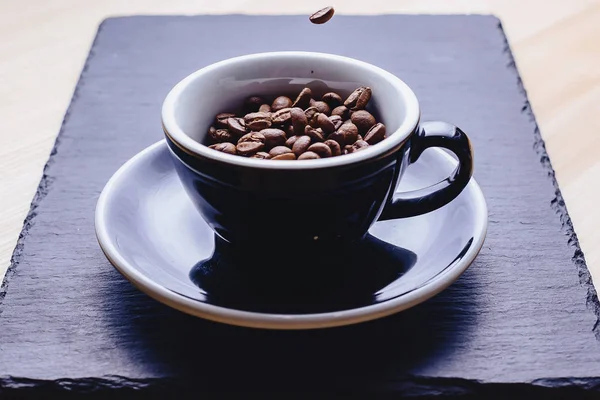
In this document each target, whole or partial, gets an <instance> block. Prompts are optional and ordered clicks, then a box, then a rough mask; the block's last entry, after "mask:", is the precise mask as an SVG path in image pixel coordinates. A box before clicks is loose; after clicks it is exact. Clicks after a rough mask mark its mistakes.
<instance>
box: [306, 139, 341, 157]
mask: <svg viewBox="0 0 600 400" xmlns="http://www.w3.org/2000/svg"><path fill="white" fill-rule="evenodd" d="M334 143H335V142H334ZM336 144H337V143H336ZM306 151H307V152H309V151H312V152H313V153H317V154H318V155H319V157H321V158H327V157H331V149H330V148H329V146H328V145H326V144H325V143H313V144H311V145H310V146H309V148H308V149H307V150H306ZM304 154H306V153H304Z"/></svg>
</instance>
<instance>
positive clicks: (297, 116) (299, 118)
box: [290, 107, 308, 132]
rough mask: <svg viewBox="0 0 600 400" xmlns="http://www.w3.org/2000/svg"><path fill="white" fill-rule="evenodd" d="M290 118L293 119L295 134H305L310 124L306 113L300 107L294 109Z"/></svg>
mask: <svg viewBox="0 0 600 400" xmlns="http://www.w3.org/2000/svg"><path fill="white" fill-rule="evenodd" d="M290 116H291V117H292V126H293V127H294V132H304V128H305V127H306V125H307V124H308V119H307V118H306V114H305V113H304V111H303V110H302V109H301V108H299V107H294V108H292V109H291V110H290Z"/></svg>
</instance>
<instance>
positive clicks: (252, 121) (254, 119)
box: [244, 112, 271, 131]
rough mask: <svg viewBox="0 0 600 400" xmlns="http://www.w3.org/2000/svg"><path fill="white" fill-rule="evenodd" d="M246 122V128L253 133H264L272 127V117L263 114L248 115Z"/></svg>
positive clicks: (245, 118)
mask: <svg viewBox="0 0 600 400" xmlns="http://www.w3.org/2000/svg"><path fill="white" fill-rule="evenodd" d="M244 122H245V123H246V128H248V129H250V130H252V131H262V130H263V129H267V128H270V127H271V117H270V116H269V115H268V114H267V113H263V112H256V113H250V114H246V116H245V117H244Z"/></svg>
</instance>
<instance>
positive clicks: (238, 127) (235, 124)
mask: <svg viewBox="0 0 600 400" xmlns="http://www.w3.org/2000/svg"><path fill="white" fill-rule="evenodd" d="M227 128H229V132H231V133H232V134H233V135H236V136H238V137H239V136H242V135H245V134H246V123H245V122H244V120H243V119H242V118H235V117H230V118H227Z"/></svg>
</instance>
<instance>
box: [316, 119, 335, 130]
mask: <svg viewBox="0 0 600 400" xmlns="http://www.w3.org/2000/svg"><path fill="white" fill-rule="evenodd" d="M317 125H318V126H319V128H321V129H322V130H323V133H324V134H326V135H329V134H330V133H332V132H335V125H334V124H333V122H331V121H330V120H329V118H328V117H327V115H325V114H319V116H318V117H317Z"/></svg>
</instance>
